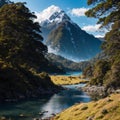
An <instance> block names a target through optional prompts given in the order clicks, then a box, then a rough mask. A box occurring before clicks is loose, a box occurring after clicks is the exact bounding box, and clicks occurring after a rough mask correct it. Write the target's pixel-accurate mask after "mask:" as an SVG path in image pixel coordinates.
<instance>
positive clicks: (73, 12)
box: [12, 0, 104, 36]
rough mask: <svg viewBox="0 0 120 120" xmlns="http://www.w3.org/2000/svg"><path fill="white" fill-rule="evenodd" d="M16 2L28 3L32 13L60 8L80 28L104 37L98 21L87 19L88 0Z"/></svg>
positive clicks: (28, 0) (32, 0) (29, 0)
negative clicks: (49, 8) (51, 7)
mask: <svg viewBox="0 0 120 120" xmlns="http://www.w3.org/2000/svg"><path fill="white" fill-rule="evenodd" d="M12 1H14V2H27V7H29V9H30V10H31V11H32V12H37V13H40V12H42V11H43V10H44V9H47V8H48V7H50V6H51V5H54V6H58V7H60V8H61V9H62V10H64V11H65V12H66V13H67V14H68V15H69V16H70V18H71V19H72V20H73V21H74V22H75V23H77V24H78V25H79V26H80V28H82V29H83V30H85V31H86V32H88V33H90V34H93V35H94V36H103V35H104V34H103V33H102V32H99V31H98V27H99V25H96V22H97V20H96V19H94V18H87V17H86V16H85V15H84V12H85V11H86V10H87V9H88V8H90V6H88V5H87V0H12Z"/></svg>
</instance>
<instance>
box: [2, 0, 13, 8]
mask: <svg viewBox="0 0 120 120" xmlns="http://www.w3.org/2000/svg"><path fill="white" fill-rule="evenodd" d="M8 3H11V1H9V0H0V7H2V6H3V5H5V4H8Z"/></svg>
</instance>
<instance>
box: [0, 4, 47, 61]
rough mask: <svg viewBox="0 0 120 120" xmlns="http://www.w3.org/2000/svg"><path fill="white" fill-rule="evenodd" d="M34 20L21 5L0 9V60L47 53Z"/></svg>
mask: <svg viewBox="0 0 120 120" xmlns="http://www.w3.org/2000/svg"><path fill="white" fill-rule="evenodd" d="M35 18H36V16H35V15H34V14H33V13H31V12H30V11H29V9H28V8H26V7H25V5H24V4H23V3H16V4H9V5H4V6H3V7H2V8H1V9H0V49H1V54H0V55H1V56H0V57H1V58H3V59H6V60H9V59H11V58H12V59H13V57H14V58H16V57H18V56H22V57H23V56H24V55H27V54H31V55H33V56H35V55H37V54H39V56H43V54H44V53H45V52H47V47H46V46H45V45H43V43H42V39H43V38H42V36H41V35H40V32H41V31H40V26H39V24H38V23H37V22H34V21H33V20H34V19H35ZM3 51H4V52H3ZM35 53H37V54H35ZM24 57H25V56H24ZM27 57H28V56H27Z"/></svg>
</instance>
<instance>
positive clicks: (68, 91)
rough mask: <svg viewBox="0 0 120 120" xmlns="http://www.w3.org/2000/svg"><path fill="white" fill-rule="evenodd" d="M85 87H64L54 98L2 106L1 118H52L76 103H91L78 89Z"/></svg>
mask: <svg viewBox="0 0 120 120" xmlns="http://www.w3.org/2000/svg"><path fill="white" fill-rule="evenodd" d="M84 85H85V84H77V85H64V86H63V87H64V88H65V90H62V91H61V92H59V93H58V94H54V95H53V96H44V98H43V97H42V98H41V99H37V100H27V101H22V102H18V103H9V104H8V103H7V104H4V105H0V116H5V117H7V118H14V120H33V118H45V117H49V116H52V115H53V114H56V113H59V112H61V111H62V110H64V109H66V108H68V107H70V106H72V105H74V104H75V103H79V102H89V101H91V99H90V97H89V96H88V95H86V94H85V93H84V92H83V91H80V90H78V89H77V88H78V87H82V86H84ZM43 113H44V114H43Z"/></svg>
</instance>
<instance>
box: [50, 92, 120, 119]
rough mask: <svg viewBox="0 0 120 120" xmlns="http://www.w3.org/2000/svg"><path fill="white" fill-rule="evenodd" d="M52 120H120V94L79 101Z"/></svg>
mask: <svg viewBox="0 0 120 120" xmlns="http://www.w3.org/2000/svg"><path fill="white" fill-rule="evenodd" d="M51 120H120V94H117V93H116V94H111V95H110V96H108V97H106V98H104V99H100V100H99V101H92V102H89V103H78V104H76V105H74V106H72V107H70V108H68V109H66V110H64V111H62V112H61V113H60V114H57V115H56V116H55V117H53V118H51Z"/></svg>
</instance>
